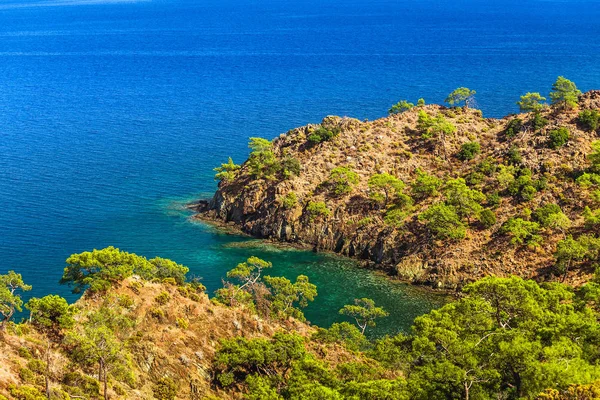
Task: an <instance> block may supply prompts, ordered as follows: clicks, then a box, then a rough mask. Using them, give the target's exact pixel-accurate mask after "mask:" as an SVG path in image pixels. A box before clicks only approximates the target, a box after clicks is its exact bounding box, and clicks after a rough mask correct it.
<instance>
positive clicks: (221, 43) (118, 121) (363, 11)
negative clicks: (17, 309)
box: [0, 0, 600, 333]
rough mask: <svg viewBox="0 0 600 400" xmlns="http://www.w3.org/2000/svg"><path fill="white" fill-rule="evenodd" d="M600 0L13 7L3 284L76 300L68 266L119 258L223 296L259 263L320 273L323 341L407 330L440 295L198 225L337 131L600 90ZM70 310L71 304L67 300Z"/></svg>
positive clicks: (210, 1)
mask: <svg viewBox="0 0 600 400" xmlns="http://www.w3.org/2000/svg"><path fill="white" fill-rule="evenodd" d="M599 17H600V3H599V2H598V1H566V0H565V1H519V2H516V1H494V2H490V1H484V0H477V1H476V0H471V1H460V0H457V1H451V2H450V1H431V0H424V1H416V0H415V1H410V0H409V1H384V0H381V1H378V0H344V1H337V0H325V1H317V0H306V1H302V0H299V1H293V2H290V1H283V0H281V1H274V0H264V1H249V0H239V1H238V0H219V1H215V0H203V1H197V0H196V1H191V0H152V1H119V0H111V1H109V0H106V1H103V0H88V1H86V0H27V1H24V0H0V258H1V259H2V266H0V273H3V272H5V271H6V270H9V269H15V270H18V271H19V272H21V273H23V275H24V277H25V279H26V281H27V282H29V283H31V284H33V285H34V290H33V291H32V294H33V295H36V296H41V295H44V294H47V293H49V292H57V293H60V294H63V295H68V288H65V287H60V286H58V284H57V282H58V279H59V278H60V276H61V273H62V268H63V267H64V260H65V259H66V258H67V257H68V256H69V255H70V254H71V253H75V252H80V251H84V250H88V249H92V248H101V247H104V246H107V245H115V246H119V247H121V248H123V249H126V250H128V251H132V252H136V253H139V254H143V255H147V256H155V255H160V256H163V257H168V258H172V259H174V260H176V261H178V262H180V263H184V264H186V265H188V266H189V267H190V268H191V270H192V273H194V274H196V275H200V276H203V277H204V282H205V283H206V285H207V286H208V288H209V290H210V291H213V290H215V289H216V288H217V287H218V286H219V285H220V283H221V278H222V277H223V276H224V273H225V271H226V270H228V269H230V268H231V267H233V266H234V265H235V264H236V263H237V262H240V261H241V260H243V259H244V258H246V257H247V256H249V255H251V254H256V255H258V256H261V257H264V258H267V259H269V260H271V261H273V262H274V264H275V268H274V271H273V274H283V275H286V276H289V277H293V276H295V275H298V274H300V273H303V274H307V275H309V277H310V279H311V280H313V281H314V282H315V283H317V284H318V285H319V289H320V295H319V298H318V301H317V302H315V304H313V305H312V306H311V307H310V309H309V310H308V312H307V314H308V317H309V319H310V320H312V321H313V322H314V323H318V324H320V325H328V324H330V323H331V322H333V321H334V320H337V318H338V316H337V310H338V309H339V308H340V307H341V306H342V305H343V304H344V303H347V302H349V301H351V300H352V299H353V298H354V297H361V296H369V297H372V298H374V299H375V300H376V301H377V302H379V303H381V304H382V305H383V306H384V307H386V308H387V309H388V310H389V311H390V312H391V313H392V316H391V317H390V318H388V319H387V321H385V322H383V323H382V324H381V325H380V327H379V329H378V331H377V333H391V332H395V331H397V330H398V329H406V328H407V327H408V326H410V323H411V321H412V319H413V318H414V316H415V315H418V314H420V313H422V312H425V311H427V310H429V309H430V308H431V307H434V306H435V305H436V304H438V300H437V299H436V298H431V297H430V296H428V295H426V294H424V293H422V292H420V291H418V290H415V289H414V288H410V287H406V286H403V285H399V284H395V283H392V282H389V281H387V280H385V279H384V278H381V277H378V276H376V275H374V274H371V273H368V272H366V271H362V270H357V269H356V268H354V264H353V263H352V262H349V261H347V260H342V259H339V258H335V257H330V256H325V255H318V254H312V253H309V252H297V251H280V250H276V249H273V248H269V247H264V246H262V245H260V243H257V242H254V241H248V240H247V239H244V238H239V237H235V236H228V235H224V234H221V233H218V232H215V231H214V230H212V229H210V228H208V227H206V226H203V225H201V224H196V223H191V222H190V221H189V220H188V217H189V215H188V214H186V213H185V212H184V211H183V210H182V209H181V205H182V204H183V203H185V202H186V201H188V200H191V199H197V198H198V197H206V196H209V195H210V193H211V192H212V191H214V189H215V187H216V185H215V183H214V181H213V180H212V175H213V171H212V168H213V167H215V166H216V165H217V164H218V163H220V162H223V161H225V160H226V159H227V156H232V157H233V158H234V160H235V161H237V162H240V161H242V160H243V159H244V158H245V157H246V155H247V153H248V151H247V147H246V144H247V139H248V137H250V136H263V137H268V138H273V137H275V136H277V135H278V134H280V133H282V132H285V131H286V130H288V129H290V128H293V127H295V126H299V125H304V124H306V123H309V122H318V121H320V120H321V118H322V117H324V116H326V115H328V114H337V115H349V116H353V117H357V118H361V119H363V118H369V119H374V118H377V117H380V116H383V115H385V112H386V110H387V108H389V106H390V105H391V104H392V103H394V102H396V101H397V100H399V99H401V98H408V99H410V100H412V101H416V100H417V99H418V98H419V97H424V98H425V99H426V100H427V101H428V102H441V101H442V100H443V99H444V98H445V95H446V94H447V93H448V92H450V91H451V90H452V89H454V88H456V87H457V86H463V85H464V86H468V87H470V88H473V89H476V90H477V92H478V95H477V101H478V104H479V106H480V108H481V109H482V110H483V111H484V114H485V115H488V116H501V115H503V114H505V113H510V112H514V111H516V106H515V105H514V102H515V101H516V100H517V99H518V96H519V95H520V94H522V93H524V92H526V91H541V92H547V91H548V88H549V87H550V85H551V83H552V82H553V80H554V79H555V78H556V76H557V75H561V74H562V75H565V76H567V77H569V78H570V79H572V80H574V81H576V82H577V83H578V85H579V86H580V88H581V89H583V90H587V89H591V88H600V40H598V39H599V38H600V24H599V23H598V21H599ZM70 298H73V297H70Z"/></svg>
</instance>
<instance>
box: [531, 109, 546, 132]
mask: <svg viewBox="0 0 600 400" xmlns="http://www.w3.org/2000/svg"><path fill="white" fill-rule="evenodd" d="M546 125H548V120H547V119H546V118H544V117H542V115H541V114H540V113H539V112H536V113H533V118H531V126H532V127H533V130H535V131H539V130H540V129H542V128H543V127H545V126H546Z"/></svg>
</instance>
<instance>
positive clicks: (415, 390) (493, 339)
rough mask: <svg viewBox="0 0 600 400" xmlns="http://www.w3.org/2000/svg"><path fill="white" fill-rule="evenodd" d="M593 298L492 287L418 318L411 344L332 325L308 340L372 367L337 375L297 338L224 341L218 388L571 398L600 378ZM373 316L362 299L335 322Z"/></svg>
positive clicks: (258, 393)
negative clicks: (357, 356) (339, 348)
mask: <svg viewBox="0 0 600 400" xmlns="http://www.w3.org/2000/svg"><path fill="white" fill-rule="evenodd" d="M597 289H598V286H596V284H594V283H591V284H588V285H586V286H585V287H584V289H582V290H580V291H573V290H572V289H569V288H568V287H566V286H563V285H560V284H549V285H545V286H539V285H538V284H536V283H534V282H532V281H524V280H522V279H519V278H506V279H501V278H493V277H492V278H486V279H484V280H482V281H480V282H477V283H474V284H472V285H469V286H467V287H466V288H465V289H464V290H463V294H464V296H463V297H462V298H461V299H460V300H457V301H455V302H452V303H450V304H448V305H446V306H444V307H442V308H441V309H439V310H436V311H432V312H431V313H430V314H427V315H424V316H422V317H419V318H417V320H416V321H415V325H414V327H413V330H412V332H411V333H409V334H404V333H403V334H400V335H398V336H396V337H386V338H382V339H378V340H375V341H374V342H369V341H366V340H365V339H364V337H363V336H362V335H361V333H360V330H357V329H356V328H355V327H352V325H349V324H347V323H341V324H334V325H333V326H332V327H331V328H329V329H319V331H318V332H317V333H315V334H314V335H313V337H312V338H313V340H316V341H318V342H322V343H339V344H342V345H343V346H345V347H346V348H347V349H348V350H350V351H354V352H356V351H360V352H362V354H364V355H366V356H367V357H368V358H370V360H371V361H368V362H367V363H366V364H365V362H349V363H345V364H341V365H338V366H337V367H336V368H335V369H332V368H330V367H328V366H327V364H325V363H323V362H322V361H319V360H317V359H315V358H314V356H313V355H312V354H310V353H308V352H307V351H306V347H305V345H304V343H305V339H303V338H302V337H300V336H297V335H294V334H283V333H280V334H276V335H275V336H274V337H273V338H272V339H269V340H267V339H250V340H248V339H244V338H237V339H233V340H225V341H223V342H222V343H221V348H220V350H219V352H218V353H217V356H216V371H217V375H216V380H217V382H218V383H219V385H222V386H223V387H226V388H227V387H230V388H235V387H243V388H244V389H243V390H246V391H247V396H248V398H252V399H259V398H260V399H262V398H273V399H303V398H324V399H363V398H369V399H491V398H506V399H513V398H514V399H517V398H535V397H536V396H538V395H540V394H541V393H542V392H544V393H546V394H545V395H550V394H552V393H555V394H556V393H557V391H568V390H574V388H573V387H571V386H570V385H571V384H574V383H577V384H588V383H591V382H593V381H594V380H595V379H598V377H599V376H600V368H599V367H598V366H597V362H598V354H599V353H598V337H599V336H598V335H599V333H600V332H599V331H598V327H599V325H598V322H597V318H598V314H597V312H598V310H597V309H595V308H594V306H593V304H595V301H596V300H597V294H596V293H597ZM364 306H366V307H364ZM375 310H377V308H376V307H375V306H374V305H373V304H372V303H371V302H370V301H369V300H368V299H362V300H360V302H357V305H353V306H346V307H344V309H343V310H342V312H343V313H345V314H346V313H347V314H350V315H352V316H357V319H358V320H359V326H361V328H362V329H364V327H365V326H367V325H368V321H369V319H370V318H372V317H374V316H383V315H385V311H383V310H381V309H378V310H377V311H375ZM386 371H389V372H387V373H386ZM392 371H393V372H392ZM386 374H387V377H386ZM390 374H392V376H395V377H393V378H391V377H390ZM548 389H549V390H548Z"/></svg>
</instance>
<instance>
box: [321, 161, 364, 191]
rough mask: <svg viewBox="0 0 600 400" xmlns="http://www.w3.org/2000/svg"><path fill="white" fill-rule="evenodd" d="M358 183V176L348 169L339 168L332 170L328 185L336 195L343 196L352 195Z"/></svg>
mask: <svg viewBox="0 0 600 400" xmlns="http://www.w3.org/2000/svg"><path fill="white" fill-rule="evenodd" d="M357 183H358V174H357V173H356V172H354V171H352V170H351V169H350V168H348V167H337V168H334V169H332V170H331V174H330V175H329V179H328V181H327V184H328V185H329V186H330V187H331V189H332V191H333V193H334V194H336V195H337V196H341V195H343V194H347V193H350V192H351V191H352V187H353V186H354V185H356V184H357Z"/></svg>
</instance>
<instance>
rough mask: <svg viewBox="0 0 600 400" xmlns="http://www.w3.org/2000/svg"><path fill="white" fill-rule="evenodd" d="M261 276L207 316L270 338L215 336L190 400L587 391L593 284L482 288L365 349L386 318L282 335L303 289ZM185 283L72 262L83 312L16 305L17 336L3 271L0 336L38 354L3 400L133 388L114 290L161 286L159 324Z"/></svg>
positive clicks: (595, 350)
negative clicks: (225, 314) (18, 339)
mask: <svg viewBox="0 0 600 400" xmlns="http://www.w3.org/2000/svg"><path fill="white" fill-rule="evenodd" d="M557 211H558V210H557V209H554V208H553V207H547V210H543V211H540V212H539V213H538V215H539V216H538V217H537V218H539V220H540V223H546V220H547V218H549V216H551V215H553V212H557ZM271 268H272V265H271V264H270V263H269V262H267V261H265V260H261V259H259V258H256V257H251V258H249V259H248V260H246V261H245V262H242V263H240V264H239V265H237V266H236V267H235V268H233V269H232V270H231V271H229V272H228V273H227V279H228V280H227V281H226V282H225V286H224V287H223V288H222V289H219V290H218V291H217V293H216V296H215V298H214V299H213V302H214V303H215V305H217V306H219V307H231V308H233V309H235V310H238V311H236V313H238V314H239V313H249V314H254V315H256V316H257V317H258V318H261V319H262V320H263V321H264V323H265V324H280V325H278V326H280V328H278V330H276V331H275V332H274V334H273V335H272V336H271V335H268V336H246V334H244V332H240V333H239V335H238V336H235V337H229V338H224V337H223V338H220V340H219V338H218V337H216V338H215V339H217V341H218V343H217V344H215V346H216V347H215V353H214V357H212V358H211V359H210V360H209V362H210V366H211V367H210V368H211V371H210V373H209V374H207V375H206V379H207V385H208V387H209V388H210V390H209V392H204V393H205V394H204V396H203V397H204V398H239V397H243V398H248V399H261V400H262V399H498V398H503V399H518V398H524V399H527V398H530V399H531V398H539V399H588V398H589V399H591V398H596V397H594V396H596V395H597V393H598V388H599V387H600V384H599V383H598V380H600V363H599V362H600V325H599V324H598V318H599V317H600V314H599V313H600V308H599V304H600V285H599V284H597V283H595V282H590V283H588V284H586V285H584V286H582V287H581V288H580V289H577V290H575V289H573V288H570V287H568V286H566V285H563V284H560V283H548V284H543V285H539V284H537V283H535V282H533V281H526V280H523V279H521V278H517V277H512V278H496V277H488V278H485V279H482V280H480V281H478V282H475V283H473V284H470V285H468V286H466V287H465V288H464V289H463V290H462V294H461V296H460V297H459V298H458V299H457V300H455V301H453V302H450V303H448V304H447V305H445V306H443V307H441V308H440V309H438V310H434V311H432V312H430V313H429V314H426V315H423V316H421V317H418V318H417V319H416V320H415V322H414V326H413V328H412V330H411V331H410V332H400V333H399V334H398V335H397V336H393V337H384V338H379V339H375V340H369V339H368V338H367V337H365V335H364V333H365V331H366V330H367V329H368V327H369V326H373V325H374V324H375V323H376V320H377V319H378V318H382V317H385V316H386V315H387V313H386V311H385V310H383V309H381V308H380V307H377V306H376V305H375V304H374V302H373V301H372V300H370V299H357V300H356V301H355V303H354V304H351V305H346V306H345V307H343V308H342V309H341V310H340V313H341V314H343V315H346V316H348V317H349V320H348V321H349V322H341V323H335V324H333V325H332V326H331V327H330V328H327V329H325V328H316V329H315V328H309V327H308V326H306V327H305V328H304V329H301V330H298V331H296V330H295V329H293V328H292V327H291V326H290V325H287V326H288V327H287V328H286V325H285V321H289V320H290V319H294V320H299V321H304V315H303V313H302V311H301V310H302V308H304V307H305V306H306V305H307V304H308V302H310V301H313V300H314V298H315V296H317V288H316V287H315V285H313V284H311V283H310V282H309V280H308V278H307V277H306V276H302V275H301V276H299V277H297V278H296V280H295V282H292V281H290V280H288V279H286V278H282V277H274V276H269V275H265V273H266V272H267V271H269V270H270V269H271ZM186 273H187V268H186V267H184V266H182V265H179V264H177V263H175V262H173V261H170V260H165V259H153V260H147V259H146V258H144V257H140V256H137V255H135V254H132V253H126V252H123V251H120V250H118V249H115V248H112V247H109V248H106V249H103V250H94V251H92V252H84V253H81V254H74V255H73V256H71V257H69V259H68V261H67V267H66V268H65V274H64V277H63V282H64V283H69V284H72V285H74V288H75V289H76V290H84V289H85V290H86V291H85V294H84V299H92V300H93V304H94V306H93V307H91V308H89V307H86V308H82V307H81V306H80V305H79V303H76V304H74V305H69V304H67V302H66V301H65V300H64V299H63V298H61V297H59V296H54V295H49V296H46V297H43V298H33V299H31V300H29V301H28V302H27V304H26V305H25V307H26V308H27V309H28V310H29V311H30V318H29V319H28V320H26V321H24V322H22V323H20V324H15V323H14V322H12V321H10V318H11V317H10V315H12V314H11V313H14V311H15V310H19V309H20V308H21V305H22V300H21V298H20V296H21V293H22V291H23V290H28V289H30V287H29V286H27V285H26V284H25V283H24V282H23V280H22V277H21V276H20V275H19V274H17V273H14V272H10V273H9V274H7V275H2V276H0V282H1V286H0V309H1V310H2V311H3V314H2V315H3V316H4V319H3V321H2V322H3V324H2V335H3V336H2V337H5V335H11V334H17V335H20V336H24V337H30V338H31V339H29V340H30V341H32V343H36V345H35V346H36V347H39V345H41V348H42V349H45V350H43V351H44V353H43V354H40V353H39V352H38V351H36V353H35V354H33V353H32V351H30V350H29V349H28V348H27V347H22V348H21V350H19V355H18V357H20V359H22V360H24V364H21V365H22V366H21V367H20V371H19V376H20V377H19V379H20V380H21V381H22V382H23V384H21V385H12V386H9V387H8V388H7V390H8V391H7V393H6V394H7V395H9V396H11V398H15V399H43V398H56V399H69V398H81V397H85V398H99V397H101V396H103V397H104V398H109V397H114V398H116V397H115V396H118V397H122V398H127V396H128V395H127V393H133V392H132V391H135V390H136V388H138V387H139V386H140V385H141V384H142V381H143V380H144V379H143V377H142V375H143V373H144V372H143V369H140V368H138V367H136V364H135V363H134V360H135V359H139V356H140V353H139V352H143V351H147V350H144V347H143V346H142V347H140V342H139V338H140V336H139V335H141V334H142V332H138V331H137V330H136V328H137V325H138V324H140V323H141V322H142V320H140V316H139V315H135V313H133V311H132V310H133V309H134V308H135V307H134V304H135V303H137V302H138V301H139V300H138V299H136V298H135V296H133V297H131V296H127V295H122V294H120V295H115V294H114V292H115V290H116V289H117V288H118V287H119V286H121V285H122V284H123V283H124V282H128V283H127V285H129V286H128V287H129V288H131V290H133V291H134V292H135V291H137V292H138V293H139V290H140V289H141V288H143V287H144V285H148V283H147V282H149V281H153V282H158V283H160V284H161V285H163V286H162V287H163V288H164V289H163V290H162V292H160V293H159V294H158V295H157V296H156V297H155V298H154V299H153V302H154V303H155V304H156V306H155V307H154V308H150V309H149V310H148V311H147V315H146V318H149V319H150V320H153V321H156V323H158V324H160V323H161V322H160V321H166V319H165V314H164V313H165V310H167V308H166V307H167V305H168V304H169V303H170V302H171V301H172V300H171V297H172V296H173V295H172V294H170V293H173V289H168V287H171V288H176V293H178V294H179V295H182V296H184V297H185V298H189V299H194V298H195V299H196V300H198V299H199V297H198V296H199V295H202V292H203V291H204V287H203V286H202V285H201V284H199V283H198V282H188V281H186V280H185V275H186ZM134 289H135V290H134ZM350 321H352V322H350ZM193 322H194V321H193V317H191V316H188V317H185V318H178V319H177V325H178V328H179V329H184V330H186V329H191V328H189V326H190V324H191V323H193ZM165 323H166V322H165ZM282 323H283V325H281V324H282ZM33 331H35V332H37V334H36V335H35V336H34V335H33V333H32V332H33ZM1 340H3V339H0V341H1ZM52 352H54V353H56V354H60V355H61V357H65V359H66V360H68V362H69V363H71V364H70V367H69V368H67V370H63V372H62V373H57V372H56V370H57V367H56V366H55V365H52V363H54V362H56V361H55V360H57V359H58V356H56V355H51V354H52ZM336 354H337V355H336ZM344 354H345V356H344ZM163 362H164V361H163ZM174 362H177V363H179V362H180V361H177V360H175V361H174ZM186 363H187V361H186ZM184 365H185V364H184ZM190 368H195V367H194V366H193V365H190ZM189 384H190V383H189V382H187V381H186V377H185V376H177V375H169V376H161V377H159V378H155V379H152V393H153V395H154V397H155V398H157V399H175V398H182V397H181V396H182V395H183V394H182V393H184V392H185V393H188V394H189V391H187V388H188V386H189ZM0 390H2V387H1V386H0ZM109 393H110V394H111V395H109ZM119 393H120V394H119ZM186 396H187V395H186ZM190 396H191V395H190ZM0 398H2V397H0ZM191 398H199V397H191Z"/></svg>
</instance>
